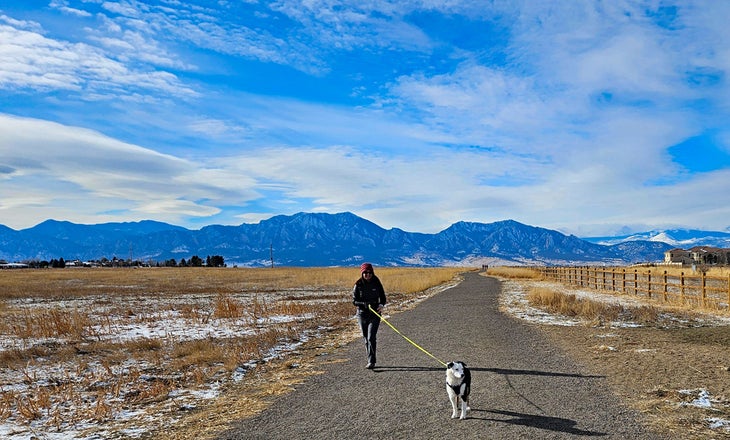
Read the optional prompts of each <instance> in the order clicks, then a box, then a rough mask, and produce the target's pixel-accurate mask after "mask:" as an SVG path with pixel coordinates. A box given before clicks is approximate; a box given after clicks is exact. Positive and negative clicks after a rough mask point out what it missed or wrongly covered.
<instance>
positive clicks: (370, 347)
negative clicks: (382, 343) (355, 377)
mask: <svg viewBox="0 0 730 440" xmlns="http://www.w3.org/2000/svg"><path fill="white" fill-rule="evenodd" d="M357 319H358V321H359V322H360V330H361V331H362V337H363V339H365V349H366V350H367V354H368V363H369V364H373V365H374V364H375V361H376V356H375V350H376V349H377V346H378V341H377V338H378V327H380V318H378V317H377V316H375V315H373V314H372V313H360V314H359V315H358V316H357Z"/></svg>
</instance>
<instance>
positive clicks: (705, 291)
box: [537, 267, 730, 310]
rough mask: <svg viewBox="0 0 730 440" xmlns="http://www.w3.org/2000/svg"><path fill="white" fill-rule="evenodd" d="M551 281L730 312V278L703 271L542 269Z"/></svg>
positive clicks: (601, 268)
mask: <svg viewBox="0 0 730 440" xmlns="http://www.w3.org/2000/svg"><path fill="white" fill-rule="evenodd" d="M537 270H538V271H540V273H542V275H543V276H544V277H545V278H546V279H548V280H553V281H557V282H560V283H563V284H569V285H572V286H577V287H583V288H589V289H596V290H604V291H611V292H618V293H620V294H625V295H641V296H645V297H647V298H649V299H654V300H657V301H660V302H664V303H669V304H677V305H682V306H689V307H691V308H711V309H721V310H722V309H724V310H727V309H728V304H730V275H728V276H727V277H712V276H707V275H706V274H705V273H704V272H701V273H699V274H696V275H688V274H685V273H684V272H682V273H680V275H669V274H667V271H666V270H665V271H661V270H658V271H652V270H639V269H630V268H628V269H627V268H610V267H540V268H537Z"/></svg>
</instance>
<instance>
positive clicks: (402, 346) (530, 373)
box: [199, 273, 680, 439]
mask: <svg viewBox="0 0 730 440" xmlns="http://www.w3.org/2000/svg"><path fill="white" fill-rule="evenodd" d="M500 289H501V283H500V282H499V281H498V280H496V279H494V278H488V277H482V276H480V275H478V274H476V273H469V274H466V275H465V279H464V281H463V282H462V283H460V284H459V285H458V286H456V287H453V288H451V289H448V290H446V291H443V292H441V293H439V294H437V295H435V296H433V297H431V298H428V299H426V300H425V301H423V302H422V303H420V304H419V305H418V306H417V307H415V308H414V309H412V310H408V311H406V312H403V313H399V314H397V315H394V316H393V317H391V318H390V319H389V320H390V322H391V323H392V324H393V325H394V326H396V327H397V328H398V329H399V330H400V331H401V332H403V334H405V335H407V336H408V337H410V338H411V339H413V340H414V341H416V342H417V343H418V344H420V345H421V346H423V347H424V348H426V349H428V350H429V351H430V352H431V353H433V354H434V356H436V357H438V358H440V359H442V360H444V361H449V360H463V361H466V362H467V364H468V365H469V366H470V368H471V369H472V376H473V386H472V403H471V407H472V411H471V413H470V417H469V419H467V420H465V421H460V420H452V419H450V406H449V403H448V399H447V397H446V391H445V388H444V371H443V367H442V366H441V365H440V364H439V363H438V362H436V361H434V360H433V359H431V358H429V357H428V356H426V355H425V354H424V353H422V352H421V351H419V350H418V349H416V348H415V347H413V346H411V345H410V344H408V343H407V342H406V341H405V340H404V339H402V338H401V337H400V336H399V335H397V334H396V333H395V332H393V331H392V330H391V329H389V328H387V327H386V326H385V325H383V326H381V330H380V333H379V353H378V357H379V364H378V366H377V367H376V369H375V370H374V371H369V370H365V369H364V368H363V367H364V363H365V358H364V347H363V346H362V343H361V342H360V340H355V341H352V342H349V343H346V344H343V345H342V346H341V347H339V348H337V349H336V350H331V351H325V352H321V353H319V354H320V356H319V362H318V366H319V367H318V370H319V371H316V373H317V374H313V375H311V376H309V377H301V378H300V380H294V381H287V382H286V385H285V387H288V388H293V389H294V391H293V392H289V393H285V394H283V395H281V396H277V398H275V399H271V401H272V403H271V405H270V406H268V407H261V408H260V412H258V413H257V414H255V415H253V416H250V417H246V418H243V419H241V420H239V421H237V422H234V423H232V424H231V425H230V428H229V429H228V430H226V431H225V432H223V433H222V434H220V435H218V436H217V438H219V439H243V438H247V439H250V438H262V439H263V438H267V439H277V438H281V439H284V438H287V439H291V438H339V437H347V438H369V439H372V438H411V439H419V438H422V439H427V438H428V439H432V438H438V437H442V436H449V437H452V436H458V437H463V438H485V437H488V438H492V439H515V438H525V439H528V438H543V439H553V438H555V439H562V438H574V437H583V436H591V437H593V436H600V437H603V438H616V439H625V438H632V439H659V438H663V439H666V438H672V436H671V435H670V434H667V433H666V432H665V433H656V432H654V431H651V430H650V429H649V428H648V427H647V425H646V424H644V423H643V421H642V420H643V416H642V414H641V413H640V412H639V411H637V410H635V409H631V408H630V407H629V406H628V405H627V404H625V403H624V402H623V401H622V400H621V399H620V398H619V397H618V396H617V394H616V393H614V392H613V391H612V390H617V389H619V390H620V383H618V382H614V380H613V378H612V377H610V375H608V374H607V373H609V372H610V371H611V370H610V369H609V370H606V371H605V372H602V371H601V369H599V368H595V365H593V363H591V362H588V361H590V360H591V359H593V358H592V355H590V354H588V355H587V356H586V353H583V354H582V355H580V350H577V351H578V353H576V352H575V350H574V348H575V347H572V346H571V344H570V342H569V340H570V338H577V339H581V338H582V340H583V341H584V342H585V344H588V345H590V344H592V343H593V342H594V341H593V339H592V338H591V337H590V336H589V335H587V334H585V333H584V334H580V335H578V334H573V333H570V332H571V330H569V329H566V328H561V329H557V330H558V331H559V332H562V331H565V332H567V333H569V334H566V335H561V334H560V333H553V332H552V331H550V332H547V333H546V332H545V331H544V329H542V328H540V327H542V326H540V327H538V326H536V325H534V324H526V323H524V322H523V321H520V320H517V319H514V318H511V317H509V316H507V315H506V314H504V313H502V312H500V311H499V301H498V297H499V294H500ZM573 330H575V329H573ZM576 333H577V332H576ZM556 341H560V342H559V343H558V342H556ZM566 341H567V342H566ZM566 344H567V345H566ZM304 370H307V371H310V370H309V369H303V371H304ZM284 376H285V375H282V376H281V377H284ZM273 381H274V382H275V381H276V378H275V377H274V378H273ZM618 395H621V393H620V392H618ZM232 403H233V402H232ZM240 404H241V405H245V404H246V402H245V399H244V398H241V402H240ZM199 422H200V421H199ZM677 438H680V437H677Z"/></svg>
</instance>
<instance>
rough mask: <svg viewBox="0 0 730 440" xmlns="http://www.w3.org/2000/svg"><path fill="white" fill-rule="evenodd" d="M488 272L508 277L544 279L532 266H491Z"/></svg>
mask: <svg viewBox="0 0 730 440" xmlns="http://www.w3.org/2000/svg"><path fill="white" fill-rule="evenodd" d="M487 274H488V275H490V276H491V275H494V276H497V277H502V278H507V279H534V280H538V279H542V275H541V274H540V272H539V271H537V270H535V269H534V268H530V267H516V266H495V267H490V268H489V269H488V270H487Z"/></svg>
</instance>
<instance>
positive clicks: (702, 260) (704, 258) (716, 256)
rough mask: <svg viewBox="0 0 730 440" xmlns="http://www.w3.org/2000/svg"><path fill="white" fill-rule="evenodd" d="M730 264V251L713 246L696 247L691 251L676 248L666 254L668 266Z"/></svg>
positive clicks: (665, 261)
mask: <svg viewBox="0 0 730 440" xmlns="http://www.w3.org/2000/svg"><path fill="white" fill-rule="evenodd" d="M728 262H730V249H723V248H716V247H712V246H695V247H693V248H691V249H689V250H684V249H679V248H674V249H670V250H668V251H666V252H664V263H666V264H682V265H685V264H710V265H716V264H719V265H726V264H728Z"/></svg>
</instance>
